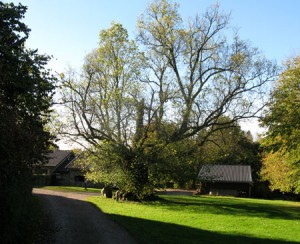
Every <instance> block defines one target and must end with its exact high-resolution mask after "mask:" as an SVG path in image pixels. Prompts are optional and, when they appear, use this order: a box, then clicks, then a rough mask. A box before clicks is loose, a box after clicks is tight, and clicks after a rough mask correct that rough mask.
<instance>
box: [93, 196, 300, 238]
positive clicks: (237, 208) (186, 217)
mask: <svg viewBox="0 0 300 244" xmlns="http://www.w3.org/2000/svg"><path fill="white" fill-rule="evenodd" d="M159 197H160V201H156V202H142V203H132V202H122V201H121V202H116V201H113V200H110V199H105V198H102V197H91V198H89V201H91V202H92V203H94V204H95V205H96V206H97V207H98V208H99V209H101V211H103V212H104V213H106V214H108V216H109V217H110V218H112V219H113V220H114V221H116V222H117V223H119V224H121V225H123V226H124V227H125V228H126V229H127V230H128V231H129V232H130V233H131V234H132V235H133V237H135V238H136V239H137V241H138V242H141V243H202V242H204V243H285V242H287V243H289V242H292V243H296V242H299V241H300V233H299V231H298V229H299V217H300V216H299V214H300V211H299V210H300V209H299V208H300V205H299V203H297V202H288V201H275V200H273V201H269V200H259V199H245V198H231V197H204V196H176V195H175V196H172V195H160V196H159ZM282 230H284V231H282Z"/></svg>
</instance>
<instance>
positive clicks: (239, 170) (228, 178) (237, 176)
mask: <svg viewBox="0 0 300 244" xmlns="http://www.w3.org/2000/svg"><path fill="white" fill-rule="evenodd" d="M198 178H199V180H200V181H206V182H212V181H213V182H236V183H252V175H251V166H250V165H203V166H202V167H201V169H200V172H199V175H198Z"/></svg>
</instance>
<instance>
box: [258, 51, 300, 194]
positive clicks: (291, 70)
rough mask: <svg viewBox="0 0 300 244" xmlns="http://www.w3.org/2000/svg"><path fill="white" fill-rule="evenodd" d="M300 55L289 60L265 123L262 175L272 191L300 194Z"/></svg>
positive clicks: (277, 85) (275, 90) (272, 99)
mask: <svg viewBox="0 0 300 244" xmlns="http://www.w3.org/2000/svg"><path fill="white" fill-rule="evenodd" d="M299 88H300V57H299V56H298V57H295V58H292V59H290V60H288V61H287V63H286V67H285V70H284V71H283V72H282V74H281V76H280V77H279V80H278V81H277V84H276V87H275V89H274V91H273V93H272V97H271V100H270V102H269V105H268V110H267V111H266V113H265V116H264V118H263V119H262V124H263V125H264V126H266V127H268V132H267V133H266V137H265V138H263V139H262V145H263V147H264V150H265V155H264V160H263V169H262V177H263V179H264V180H268V181H269V183H270V187H271V189H272V190H275V189H277V190H280V191H282V192H295V193H300V168H299V163H300V156H299V155H300V139H299V133H300V123H299V121H300V89H299Z"/></svg>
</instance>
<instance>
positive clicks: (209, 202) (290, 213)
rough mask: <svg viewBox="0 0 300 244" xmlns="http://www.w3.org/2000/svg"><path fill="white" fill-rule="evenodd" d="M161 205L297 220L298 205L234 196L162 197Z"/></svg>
mask: <svg viewBox="0 0 300 244" xmlns="http://www.w3.org/2000/svg"><path fill="white" fill-rule="evenodd" d="M160 203H161V205H163V206H165V207H166V208H170V209H173V210H174V209H175V210H176V211H185V210H186V208H189V211H191V212H195V213H199V212H201V210H203V212H206V213H212V214H223V215H233V214H234V215H239V216H247V217H264V218H270V219H285V220H299V219H300V207H297V206H287V205H286V206H285V205H271V204H264V203H255V202H249V201H243V199H239V198H237V199H235V198H228V199H227V198H213V197H209V198H208V197H175V196H172V197H170V198H168V197H164V198H161V199H160Z"/></svg>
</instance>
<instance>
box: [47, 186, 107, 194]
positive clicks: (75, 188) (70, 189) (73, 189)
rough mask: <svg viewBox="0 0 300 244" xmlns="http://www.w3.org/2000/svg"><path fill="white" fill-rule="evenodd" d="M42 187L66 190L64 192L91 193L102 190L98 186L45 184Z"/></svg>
mask: <svg viewBox="0 0 300 244" xmlns="http://www.w3.org/2000/svg"><path fill="white" fill-rule="evenodd" d="M41 188H42V189H46V190H53V191H64V192H90V193H100V192H101V190H100V189H97V188H87V189H85V188H84V187H78V186H44V187H41Z"/></svg>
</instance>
